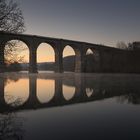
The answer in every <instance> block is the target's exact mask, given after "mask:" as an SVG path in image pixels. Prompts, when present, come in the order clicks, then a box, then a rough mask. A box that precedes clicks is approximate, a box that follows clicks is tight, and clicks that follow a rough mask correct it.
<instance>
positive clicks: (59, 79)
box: [0, 73, 140, 140]
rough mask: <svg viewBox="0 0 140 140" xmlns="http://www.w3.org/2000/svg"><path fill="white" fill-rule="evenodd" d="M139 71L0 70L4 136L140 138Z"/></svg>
mask: <svg viewBox="0 0 140 140" xmlns="http://www.w3.org/2000/svg"><path fill="white" fill-rule="evenodd" d="M139 130H140V75H136V74H74V73H64V74H58V73H56V74H55V73H39V74H28V73H5V74H0V139H2V140H13V139H14V140H46V139H49V140H59V139H60V140H62V139H65V140H68V139H70V140H82V139H84V140H88V139H92V140H93V139H95V140H104V139H110V140H114V139H116V140H121V139H122V140H125V139H126V140H137V139H138V140H139V139H140V132H139Z"/></svg>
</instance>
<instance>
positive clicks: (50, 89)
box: [37, 79, 55, 103]
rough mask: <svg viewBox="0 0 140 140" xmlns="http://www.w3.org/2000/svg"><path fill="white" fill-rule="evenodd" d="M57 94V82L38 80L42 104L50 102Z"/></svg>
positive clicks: (38, 93)
mask: <svg viewBox="0 0 140 140" xmlns="http://www.w3.org/2000/svg"><path fill="white" fill-rule="evenodd" d="M54 92H55V81H54V80H42V79H37V97H38V100H39V101H40V102H41V103H47V102H49V101H50V100H51V99H52V98H53V96H54Z"/></svg>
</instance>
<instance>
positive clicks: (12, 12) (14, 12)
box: [0, 0, 25, 61]
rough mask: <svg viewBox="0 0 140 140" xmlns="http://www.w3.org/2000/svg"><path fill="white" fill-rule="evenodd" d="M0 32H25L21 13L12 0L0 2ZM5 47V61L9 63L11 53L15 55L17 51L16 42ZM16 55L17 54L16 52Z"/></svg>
mask: <svg viewBox="0 0 140 140" xmlns="http://www.w3.org/2000/svg"><path fill="white" fill-rule="evenodd" d="M0 31H4V32H10V33H23V32H24V31H25V26H24V18H23V15H22V11H21V9H20V7H19V4H18V3H17V2H15V1H14V0H0ZM6 46H7V47H6V48H5V54H6V55H5V60H7V61H9V58H10V57H12V52H14V54H15V52H16V51H17V41H16V42H15V41H12V42H8V43H7V45H6ZM16 53H17V54H18V52H16ZM7 58H8V59H7ZM12 59H13V57H12ZM15 59H17V57H16V58H15ZM16 61H17V60H16Z"/></svg>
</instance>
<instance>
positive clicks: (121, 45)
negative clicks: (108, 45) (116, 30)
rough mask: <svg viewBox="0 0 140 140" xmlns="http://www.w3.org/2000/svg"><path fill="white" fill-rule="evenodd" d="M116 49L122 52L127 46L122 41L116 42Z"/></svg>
mask: <svg viewBox="0 0 140 140" xmlns="http://www.w3.org/2000/svg"><path fill="white" fill-rule="evenodd" d="M116 47H117V48H119V49H124V50H126V49H128V45H127V44H126V43H125V42H123V41H120V42H118V43H117V45H116Z"/></svg>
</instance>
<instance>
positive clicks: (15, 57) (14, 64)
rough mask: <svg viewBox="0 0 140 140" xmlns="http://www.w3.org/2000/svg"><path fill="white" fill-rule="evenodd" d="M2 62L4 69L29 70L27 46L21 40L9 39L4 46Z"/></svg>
mask: <svg viewBox="0 0 140 140" xmlns="http://www.w3.org/2000/svg"><path fill="white" fill-rule="evenodd" d="M4 62H5V66H6V70H7V71H8V72H11V71H15V72H16V71H22V72H23V71H24V72H27V71H28V70H29V48H28V46H27V45H26V44H25V43H24V42H23V41H21V40H10V41H8V42H6V44H5V48H4Z"/></svg>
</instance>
